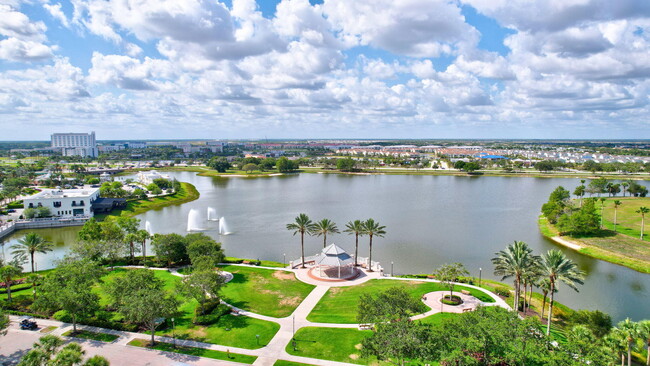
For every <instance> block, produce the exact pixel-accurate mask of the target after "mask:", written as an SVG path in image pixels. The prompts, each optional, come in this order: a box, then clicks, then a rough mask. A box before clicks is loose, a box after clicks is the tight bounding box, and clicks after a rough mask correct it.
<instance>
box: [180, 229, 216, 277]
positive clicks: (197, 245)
mask: <svg viewBox="0 0 650 366" xmlns="http://www.w3.org/2000/svg"><path fill="white" fill-rule="evenodd" d="M185 241H186V242H187V255H188V257H189V259H190V263H192V265H193V266H194V265H196V264H197V262H199V260H200V259H203V260H204V262H205V261H206V260H207V265H208V266H209V267H210V268H214V267H215V266H216V265H217V264H219V263H221V262H223V259H224V254H223V250H222V249H221V243H217V242H216V241H215V240H214V239H212V238H211V237H209V236H207V235H205V234H204V233H192V234H187V235H186V236H185Z"/></svg>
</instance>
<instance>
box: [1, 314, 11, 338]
mask: <svg viewBox="0 0 650 366" xmlns="http://www.w3.org/2000/svg"><path fill="white" fill-rule="evenodd" d="M10 324H11V320H10V319H9V316H7V314H5V313H2V312H0V336H3V335H6V334H7V328H9V325H10Z"/></svg>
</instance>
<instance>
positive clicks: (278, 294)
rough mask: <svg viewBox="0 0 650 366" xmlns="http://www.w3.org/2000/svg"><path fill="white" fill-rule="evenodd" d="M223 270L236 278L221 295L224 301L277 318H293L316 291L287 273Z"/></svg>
mask: <svg viewBox="0 0 650 366" xmlns="http://www.w3.org/2000/svg"><path fill="white" fill-rule="evenodd" d="M221 269H222V270H224V271H228V272H230V273H232V274H233V276H234V277H233V279H232V281H230V282H228V283H227V284H226V285H225V286H224V287H223V289H222V291H221V294H222V296H223V300H224V301H226V302H227V303H229V304H230V305H233V306H236V307H238V308H240V309H245V310H249V311H252V312H254V313H258V314H262V315H268V316H273V317H276V318H282V317H285V316H289V315H291V313H292V312H293V311H294V310H295V309H296V307H298V305H300V303H301V302H302V300H304V299H305V297H307V295H308V294H309V293H310V292H311V290H313V289H314V287H315V286H313V285H309V284H306V283H304V282H301V281H299V280H297V279H296V276H295V275H294V274H293V273H291V272H287V271H281V270H278V271H274V270H271V269H263V268H254V267H243V266H223V267H221Z"/></svg>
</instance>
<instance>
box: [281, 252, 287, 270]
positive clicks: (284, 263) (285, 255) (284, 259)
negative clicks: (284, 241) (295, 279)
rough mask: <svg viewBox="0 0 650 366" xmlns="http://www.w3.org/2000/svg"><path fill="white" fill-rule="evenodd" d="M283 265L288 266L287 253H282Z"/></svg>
mask: <svg viewBox="0 0 650 366" xmlns="http://www.w3.org/2000/svg"><path fill="white" fill-rule="evenodd" d="M282 265H283V266H284V267H286V266H287V253H282Z"/></svg>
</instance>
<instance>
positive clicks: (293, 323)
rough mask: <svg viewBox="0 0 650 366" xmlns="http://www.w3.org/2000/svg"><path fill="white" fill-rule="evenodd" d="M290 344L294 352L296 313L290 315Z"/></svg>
mask: <svg viewBox="0 0 650 366" xmlns="http://www.w3.org/2000/svg"><path fill="white" fill-rule="evenodd" d="M291 324H292V325H291V333H292V335H291V345H292V346H293V350H294V352H295V351H296V314H294V315H293V316H292V317H291Z"/></svg>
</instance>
